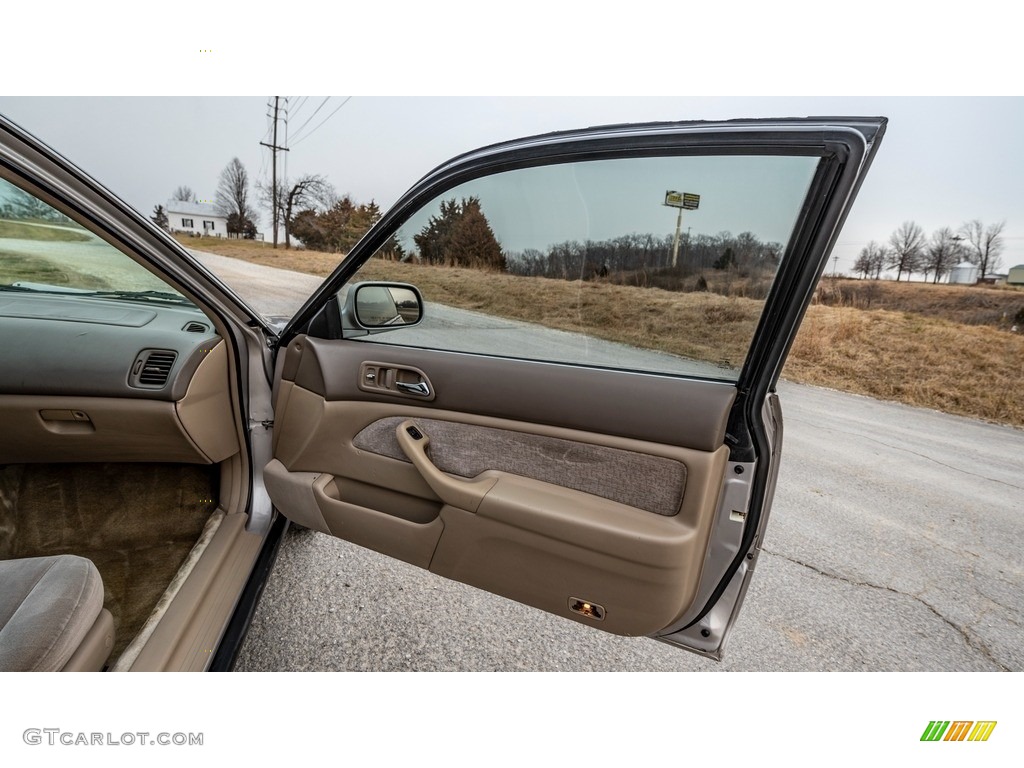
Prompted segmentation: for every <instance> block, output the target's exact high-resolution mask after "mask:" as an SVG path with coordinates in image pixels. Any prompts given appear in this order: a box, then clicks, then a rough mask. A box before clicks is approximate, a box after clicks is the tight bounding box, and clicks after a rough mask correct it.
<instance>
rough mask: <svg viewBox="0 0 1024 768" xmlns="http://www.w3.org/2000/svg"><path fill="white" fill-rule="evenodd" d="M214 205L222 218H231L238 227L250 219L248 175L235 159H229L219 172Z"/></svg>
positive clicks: (240, 163)
mask: <svg viewBox="0 0 1024 768" xmlns="http://www.w3.org/2000/svg"><path fill="white" fill-rule="evenodd" d="M216 205H217V210H218V211H219V212H220V214H221V215H222V216H225V217H228V218H232V217H233V220H234V221H235V222H236V223H237V224H238V225H241V226H244V224H245V223H246V222H247V221H248V220H249V219H252V209H251V208H250V207H249V173H248V171H246V170H245V166H244V165H242V161H241V160H239V159H238V158H237V157H233V158H231V162H230V163H228V164H227V165H226V166H225V167H224V170H223V171H221V172H220V181H218V182H217V195H216ZM236 229H237V227H236ZM232 234H234V233H232Z"/></svg>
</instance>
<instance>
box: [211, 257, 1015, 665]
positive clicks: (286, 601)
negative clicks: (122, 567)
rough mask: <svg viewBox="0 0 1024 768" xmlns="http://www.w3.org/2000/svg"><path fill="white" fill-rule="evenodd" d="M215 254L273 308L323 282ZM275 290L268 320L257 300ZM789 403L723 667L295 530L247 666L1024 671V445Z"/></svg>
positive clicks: (844, 402) (886, 411)
mask: <svg viewBox="0 0 1024 768" xmlns="http://www.w3.org/2000/svg"><path fill="white" fill-rule="evenodd" d="M202 258H203V259H204V260H205V261H206V262H207V264H208V265H209V266H210V268H211V269H213V270H214V271H215V272H220V273H221V274H222V276H223V277H224V278H225V280H226V281H228V282H230V283H231V284H232V285H234V286H235V287H236V288H237V289H238V290H239V292H240V293H241V295H243V296H245V297H248V298H250V300H252V301H253V303H254V304H255V305H256V306H257V308H260V309H262V310H263V311H264V312H267V313H274V314H287V312H288V311H289V307H290V311H294V309H295V308H296V307H297V306H298V305H299V304H300V303H301V301H302V299H303V298H304V296H305V295H306V294H307V293H308V291H309V290H311V287H312V286H315V284H316V283H317V282H318V280H317V279H316V278H310V277H309V276H307V275H299V274H296V273H287V272H283V271H280V270H278V271H273V272H267V271H265V270H267V268H265V267H257V266H255V265H251V264H244V263H241V262H237V261H233V260H230V259H223V258H220V257H210V258H208V257H206V256H203V257H202ZM268 284H269V285H273V286H274V295H273V297H271V298H270V299H269V301H270V302H272V303H273V304H274V306H273V307H271V306H270V304H267V305H265V306H261V305H260V302H261V301H265V299H264V297H263V294H262V293H261V291H262V289H261V288H260V287H259V286H261V285H268ZM289 291H291V293H290V294H289ZM289 295H290V296H291V299H289V298H288V296H289ZM289 301H290V302H291V304H290V305H289ZM780 395H781V397H782V403H783V411H784V413H785V429H786V434H785V441H784V449H783V460H782V465H781V468H780V475H779V487H778V491H777V493H776V498H775V504H774V507H773V511H772V519H771V522H770V525H769V528H768V533H767V537H766V541H765V552H764V554H763V556H762V557H761V558H760V559H759V561H758V566H757V572H756V574H755V576H754V579H753V583H752V585H751V588H750V591H749V593H748V596H747V600H746V604H745V606H744V609H743V612H742V614H741V616H740V618H739V620H738V621H737V623H736V626H735V631H734V632H733V635H732V637H731V639H730V644H729V646H728V648H727V649H726V658H725V661H723V662H721V663H715V662H712V661H708V660H706V659H702V658H700V657H698V656H695V655H692V654H688V653H685V652H683V651H679V650H676V649H673V648H670V647H668V646H665V645H663V644H661V643H658V642H656V641H653V640H648V639H624V638H618V637H613V636H610V635H606V634H604V633H601V632H598V631H595V630H593V629H590V628H588V627H584V626H582V625H578V624H575V623H573V622H570V621H567V620H564V619H559V618H557V617H553V616H548V615H545V614H542V613H540V612H538V611H534V610H531V609H528V608H525V607H523V606H520V605H518V604H515V603H512V602H510V601H507V600H504V599H502V598H498V597H493V596H491V595H488V594H486V593H484V592H481V591H479V590H475V589H473V588H471V587H466V586H463V585H461V584H456V583H452V582H448V581H445V580H443V579H441V578H438V577H436V576H433V575H432V574H430V573H427V572H424V571H422V570H419V569H416V568H413V567H411V566H408V565H406V564H404V563H401V562H398V561H394V560H391V559H389V558H386V557H383V556H380V555H377V554H376V553H373V552H370V551H367V550H363V549H360V548H359V547H355V546H353V545H350V544H348V543H346V542H343V541H340V540H336V539H332V538H330V537H328V536H325V535H322V534H317V533H312V532H309V531H299V532H293V533H290V534H289V535H288V536H287V538H286V540H285V542H284V545H283V547H282V550H281V554H280V557H279V559H278V563H277V566H276V568H275V571H274V573H273V575H272V577H271V579H270V581H269V583H268V585H267V589H266V592H265V593H264V596H263V599H262V601H261V603H260V606H259V608H258V610H257V613H256V616H255V619H254V621H253V625H252V629H251V631H250V633H249V636H248V638H247V641H246V643H245V645H244V647H243V649H242V652H241V655H240V657H239V660H238V665H237V668H238V669H239V670H632V671H641V670H660V671H668V670H705V671H714V670H762V671H771V670H792V671H799V670H811V671H819V670H820V671H827V670H929V671H954V670H972V671H981V670H1014V671H1021V670H1024V632H1022V624H1024V589H1022V586H1024V565H1022V559H1021V557H1020V555H1019V551H1018V549H1017V547H1018V546H1019V543H1020V542H1021V541H1024V460H1022V457H1024V432H1022V431H1020V430H1016V429H1011V428H1008V427H1000V426H995V425H990V424H986V423H983V422H979V421H974V420H971V419H965V418H961V417H957V416H948V415H945V414H940V413H936V412H933V411H927V410H922V409H917V408H909V407H906V406H902V405H897V404H893V403H885V402H880V401H876V400H872V399H870V398H864V397H859V396H854V395H848V394H844V393H840V392H833V391H829V390H824V389H819V388H814V387H807V386H801V385H796V384H788V383H783V384H782V386H780Z"/></svg>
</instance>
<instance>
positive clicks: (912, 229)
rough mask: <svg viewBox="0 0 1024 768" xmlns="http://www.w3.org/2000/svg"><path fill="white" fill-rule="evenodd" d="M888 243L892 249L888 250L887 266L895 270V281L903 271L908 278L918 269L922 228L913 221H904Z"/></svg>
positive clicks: (922, 238) (921, 251)
mask: <svg viewBox="0 0 1024 768" xmlns="http://www.w3.org/2000/svg"><path fill="white" fill-rule="evenodd" d="M889 245H890V246H891V247H892V250H891V251H889V257H888V261H887V266H888V267H890V268H891V269H895V270H896V282H899V280H900V277H901V276H902V275H903V273H904V272H906V273H907V280H909V279H910V275H912V274H913V273H914V272H915V271H917V270H918V269H920V265H921V258H922V254H923V253H924V246H925V237H924V230H923V229H921V227H920V225H918V224H916V223H914V222H913V221H904V222H903V223H902V224H900V225H899V227H897V229H896V231H895V232H893V233H892V235H891V236H890V237H889Z"/></svg>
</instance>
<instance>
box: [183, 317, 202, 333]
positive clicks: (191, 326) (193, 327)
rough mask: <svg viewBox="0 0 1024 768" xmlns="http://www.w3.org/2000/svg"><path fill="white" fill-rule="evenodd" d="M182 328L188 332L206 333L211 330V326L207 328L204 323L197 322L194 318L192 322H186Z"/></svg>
mask: <svg viewBox="0 0 1024 768" xmlns="http://www.w3.org/2000/svg"><path fill="white" fill-rule="evenodd" d="M181 330H183V331H186V332H188V333H206V332H207V331H208V330H209V328H207V327H206V326H205V325H203V324H202V323H197V322H195V321H194V320H193V321H192V322H191V323H185V327H184V328H182V329H181Z"/></svg>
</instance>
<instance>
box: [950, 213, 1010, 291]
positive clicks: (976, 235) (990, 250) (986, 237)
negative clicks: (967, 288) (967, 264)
mask: <svg viewBox="0 0 1024 768" xmlns="http://www.w3.org/2000/svg"><path fill="white" fill-rule="evenodd" d="M1005 226H1006V222H1005V221H1000V222H999V223H998V224H989V225H988V226H987V227H986V226H985V225H984V224H982V223H981V220H980V219H972V220H971V221H968V222H965V223H964V224H963V226H961V227H960V234H961V235H963V238H964V240H966V241H967V254H968V258H969V259H970V261H971V263H973V264H977V265H978V273H979V275H978V276H979V277H984V276H985V275H987V274H989V273H990V272H995V271H996V270H997V269H999V264H1000V258H999V257H1000V254H1001V253H1002V252H1003V228H1004V227H1005Z"/></svg>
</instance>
